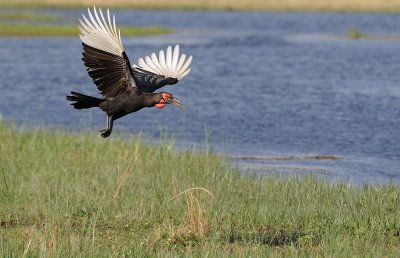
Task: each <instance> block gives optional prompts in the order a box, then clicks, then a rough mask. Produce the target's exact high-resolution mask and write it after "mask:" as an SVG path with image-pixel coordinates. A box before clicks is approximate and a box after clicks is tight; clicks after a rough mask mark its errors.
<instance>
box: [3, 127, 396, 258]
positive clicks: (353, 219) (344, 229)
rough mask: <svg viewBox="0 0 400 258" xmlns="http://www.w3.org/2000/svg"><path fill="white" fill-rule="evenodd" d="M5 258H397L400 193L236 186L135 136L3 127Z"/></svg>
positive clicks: (233, 173) (220, 164) (220, 172)
mask: <svg viewBox="0 0 400 258" xmlns="http://www.w3.org/2000/svg"><path fill="white" fill-rule="evenodd" d="M0 143H1V144H0V203H1V209H0V256H2V257H25V256H26V257H36V256H51V257H110V256H112V257H121V256H131V257H135V256H142V257H143V256H147V257H157V256H168V257H175V256H189V257H190V256H195V257H204V256H209V257H228V256H229V257H249V256H252V257H268V256H269V257H271V256H274V257H283V256H286V257H297V256H301V257H316V256H320V257H383V256H388V257H399V256H400V209H399V207H400V189H399V187H398V186H380V187H375V186H365V187H361V188H359V189H358V188H354V187H352V186H351V185H349V184H331V183H327V182H324V181H318V180H316V179H314V178H312V177H306V178H303V179H299V178H296V177H289V178H286V179H285V178H282V177H279V176H277V175H265V176H264V177H259V176H252V175H251V173H250V174H245V175H241V174H240V173H239V172H238V171H237V170H236V169H235V168H234V167H232V166H231V165H230V164H229V163H227V162H226V161H225V160H222V159H221V158H220V157H218V156H216V155H213V154H208V153H205V152H195V151H193V150H187V151H183V152H177V151H175V150H174V145H173V143H168V142H163V143H161V144H160V145H148V144H143V143H142V142H141V140H140V136H139V135H136V136H134V137H128V139H122V138H119V137H118V134H116V132H114V134H113V135H112V137H111V139H107V140H104V139H101V138H100V136H99V135H97V133H94V132H92V131H91V132H90V133H89V132H82V133H65V132H61V131H58V132H54V131H47V130H42V129H33V130H27V129H19V128H17V127H14V126H11V125H10V124H5V123H4V122H0Z"/></svg>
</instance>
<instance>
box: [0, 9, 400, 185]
mask: <svg viewBox="0 0 400 258" xmlns="http://www.w3.org/2000/svg"><path fill="white" fill-rule="evenodd" d="M47 12H50V13H56V14H59V15H63V16H67V17H70V18H71V19H73V20H76V19H78V18H79V17H80V14H81V13H82V11H54V10H53V11H47ZM116 13H117V21H118V22H119V24H135V25H146V26H152V25H155V26H168V27H172V28H174V29H176V31H177V33H175V34H173V35H167V36H157V37H143V38H123V43H124V46H125V48H126V52H127V54H128V56H129V57H130V60H131V62H132V63H135V62H136V61H137V58H139V57H142V56H144V55H148V54H149V53H151V52H154V51H158V50H159V49H161V48H166V47H167V46H168V45H170V44H175V43H179V44H181V51H183V52H185V53H187V54H190V55H193V56H194V61H193V64H192V72H191V74H190V75H189V76H188V77H186V78H185V79H184V80H183V81H181V82H180V83H179V84H178V85H176V86H169V87H168V88H165V90H168V91H170V92H173V93H174V94H176V95H177V96H178V97H179V99H180V100H181V101H182V102H183V103H184V104H185V106H186V107H187V109H188V111H187V112H181V111H180V110H178V109H177V108H175V107H167V108H165V109H163V110H161V111H160V110H158V109H146V110H143V111H140V112H139V113H137V114H133V115H130V116H127V117H125V118H122V119H120V120H117V121H116V123H115V128H114V132H118V131H124V132H132V133H137V132H140V131H142V132H144V133H145V134H146V135H147V136H148V138H149V139H155V140H157V139H158V137H159V135H160V128H162V129H165V130H167V132H168V134H170V135H172V136H174V137H175V139H176V140H177V141H178V142H180V143H184V144H185V145H195V146H202V145H204V143H205V142H206V138H208V137H209V138H211V139H208V140H210V142H211V146H212V148H213V150H214V151H216V152H223V153H225V154H228V155H234V156H246V157H247V156H257V157H261V159H256V160H242V159H235V160H234V162H237V163H238V164H239V166H241V167H242V168H243V169H244V170H247V169H250V170H251V171H254V170H255V171H256V172H257V173H261V174H262V173H269V172H271V171H272V172H278V173H300V174H301V173H308V172H309V171H311V172H314V173H316V174H317V175H324V176H327V177H328V178H330V179H331V180H333V181H337V180H345V181H347V180H351V181H352V182H355V183H388V182H395V183H399V182H400V162H399V157H400V136H399V133H398V129H399V128H400V87H399V82H400V80H399V78H400V77H399V71H400V62H399V61H398V59H399V58H398V56H399V53H400V41H395V40H357V41H355V40H346V39H343V38H340V37H338V36H337V35H340V34H342V35H344V34H345V33H346V32H347V30H348V29H349V28H351V27H357V28H360V29H361V30H362V31H363V32H365V33H368V34H374V35H400V16H399V15H392V14H324V13H320V14H319V13H235V12H171V11H166V12H159V11H134V12H132V11H117V12H116ZM66 22H70V21H69V20H67V21H66ZM0 57H1V62H0V78H1V84H0V90H1V94H0V112H1V113H2V114H3V117H4V118H5V119H8V120H15V121H18V122H21V123H29V124H46V125H50V126H54V127H59V128H68V129H72V128H78V129H79V128H82V127H88V126H90V127H91V128H93V131H96V130H97V129H100V128H102V127H103V126H104V124H105V118H104V115H103V114H102V113H101V112H100V111H98V110H85V111H76V110H73V109H71V107H70V106H69V105H68V103H66V101H65V95H66V94H67V93H68V92H69V91H70V90H76V91H79V92H84V93H88V94H93V95H96V94H97V91H96V88H95V87H94V85H93V84H92V82H91V80H90V78H89V77H88V75H87V73H86V71H85V69H84V66H83V64H82V62H81V60H80V59H81V45H80V41H79V39H78V37H75V38H35V39H29V38H1V39H0ZM206 131H207V133H206ZM206 135H208V137H207V136H206ZM99 140H100V139H99ZM315 155H332V156H334V157H339V158H340V159H338V160H336V159H335V160H331V159H311V158H310V159H311V160H310V159H307V157H310V156H315ZM289 156H293V157H294V158H293V159H291V158H287V157H289ZM266 157H267V158H266ZM269 157H286V158H284V160H280V159H278V160H274V159H270V158H269Z"/></svg>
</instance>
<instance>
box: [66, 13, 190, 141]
mask: <svg viewBox="0 0 400 258" xmlns="http://www.w3.org/2000/svg"><path fill="white" fill-rule="evenodd" d="M93 13H94V17H93V15H92V13H91V12H90V10H89V9H88V16H89V19H87V18H86V17H85V16H84V15H83V19H84V21H81V20H79V21H80V23H81V26H80V27H79V29H80V31H81V35H80V38H81V40H82V45H83V58H82V60H83V63H84V64H85V66H86V67H87V69H86V70H87V71H88V73H89V76H90V77H91V78H92V79H93V82H94V83H95V84H96V86H97V89H98V90H99V91H100V93H101V94H102V95H103V98H96V97H91V96H87V95H84V94H81V93H77V92H74V91H71V95H69V96H67V100H69V101H73V102H74V103H72V104H71V105H73V106H74V108H75V109H85V108H92V107H99V108H100V109H101V110H103V111H104V112H105V113H106V115H107V127H106V128H104V129H102V130H100V132H101V136H102V137H104V138H106V137H108V136H110V134H111V132H112V128H113V121H114V120H116V119H118V118H120V117H123V116H125V115H127V114H129V113H132V112H136V111H139V110H140V109H142V108H144V107H157V108H164V107H165V105H166V104H172V105H175V106H177V107H179V108H181V109H184V107H183V105H182V104H181V103H180V102H179V100H178V99H177V98H176V97H175V96H174V95H172V94H171V93H168V92H159V93H153V92H154V91H155V90H157V89H159V88H161V87H163V86H165V85H167V84H169V85H173V84H176V83H177V82H178V81H179V80H181V79H182V78H183V77H185V76H186V75H187V74H188V73H189V72H190V70H191V69H190V68H189V66H190V63H191V62H192V56H190V57H189V58H186V55H184V54H183V55H181V56H180V57H179V45H176V46H175V48H174V50H172V47H171V46H170V47H168V48H167V51H166V54H164V51H163V50H161V51H160V53H159V56H158V58H157V56H156V54H154V53H153V54H151V57H149V56H147V57H146V58H145V60H143V59H142V58H140V59H139V60H138V66H137V65H133V66H131V65H130V62H129V59H128V56H127V55H126V53H125V50H124V47H123V46H122V42H121V35H120V31H119V30H118V31H117V28H116V25H115V16H114V15H113V17H112V20H111V17H110V12H109V10H107V21H108V22H106V19H105V18H104V15H103V13H102V11H101V9H99V11H98V12H97V10H96V8H93Z"/></svg>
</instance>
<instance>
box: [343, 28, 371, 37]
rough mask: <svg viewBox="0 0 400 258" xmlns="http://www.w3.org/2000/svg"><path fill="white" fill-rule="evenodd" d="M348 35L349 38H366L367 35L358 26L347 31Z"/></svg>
mask: <svg viewBox="0 0 400 258" xmlns="http://www.w3.org/2000/svg"><path fill="white" fill-rule="evenodd" d="M347 37H348V38H349V39H361V38H365V37H366V35H364V33H362V32H361V30H360V29H358V28H351V29H349V30H348V31H347Z"/></svg>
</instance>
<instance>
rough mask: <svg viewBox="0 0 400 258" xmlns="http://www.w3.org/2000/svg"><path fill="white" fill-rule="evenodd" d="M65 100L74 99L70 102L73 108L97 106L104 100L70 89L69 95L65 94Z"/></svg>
mask: <svg viewBox="0 0 400 258" xmlns="http://www.w3.org/2000/svg"><path fill="white" fill-rule="evenodd" d="M67 100H69V101H75V102H74V103H71V105H73V106H74V108H75V109H83V108H92V107H98V106H99V105H100V103H101V102H103V101H104V99H99V98H95V97H91V96H87V95H84V94H81V93H78V92H74V91H71V95H70V96H67Z"/></svg>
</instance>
